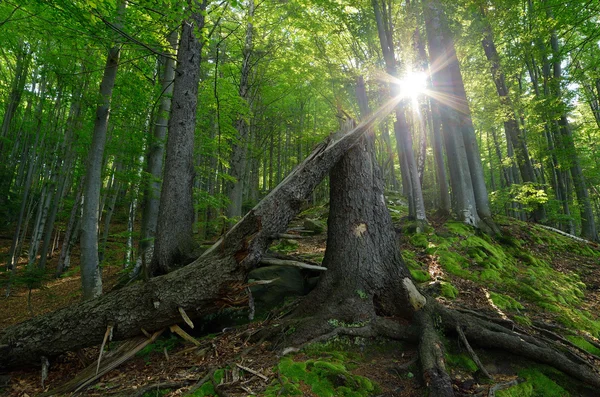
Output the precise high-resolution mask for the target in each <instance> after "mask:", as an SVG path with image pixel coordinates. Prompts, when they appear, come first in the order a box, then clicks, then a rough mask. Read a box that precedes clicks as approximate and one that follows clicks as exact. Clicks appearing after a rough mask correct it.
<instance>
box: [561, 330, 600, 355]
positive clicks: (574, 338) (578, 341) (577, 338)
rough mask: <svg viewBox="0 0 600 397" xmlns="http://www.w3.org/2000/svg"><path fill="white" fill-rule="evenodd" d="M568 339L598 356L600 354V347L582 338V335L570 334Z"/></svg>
mask: <svg viewBox="0 0 600 397" xmlns="http://www.w3.org/2000/svg"><path fill="white" fill-rule="evenodd" d="M567 339H568V340H570V341H571V342H573V344H575V345H576V346H579V347H580V348H582V349H583V350H585V351H586V352H588V353H592V354H595V355H596V356H600V349H598V348H597V347H596V346H594V345H592V344H591V343H590V342H588V341H587V340H585V339H584V338H582V337H581V336H575V335H568V336H567Z"/></svg>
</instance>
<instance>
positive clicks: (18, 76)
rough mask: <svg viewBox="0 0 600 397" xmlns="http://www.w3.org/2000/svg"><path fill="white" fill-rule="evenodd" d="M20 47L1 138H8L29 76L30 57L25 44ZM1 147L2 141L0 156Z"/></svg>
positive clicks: (0, 128)
mask: <svg viewBox="0 0 600 397" xmlns="http://www.w3.org/2000/svg"><path fill="white" fill-rule="evenodd" d="M20 45H21V47H22V48H21V51H19V52H18V54H17V64H16V67H15V74H14V76H13V81H12V85H11V90H10V94H9V97H8V98H9V99H8V101H7V103H6V109H5V110H4V117H3V119H2V126H1V127H0V137H1V138H8V137H9V132H10V128H11V125H12V121H13V117H14V115H15V112H16V111H17V109H18V107H19V104H20V103H21V97H22V95H23V90H24V88H25V82H26V81H27V75H28V74H29V65H30V64H31V58H32V56H31V53H30V52H29V49H28V48H27V45H26V44H25V43H23V42H21V43H20ZM3 146H4V140H2V139H0V154H3Z"/></svg>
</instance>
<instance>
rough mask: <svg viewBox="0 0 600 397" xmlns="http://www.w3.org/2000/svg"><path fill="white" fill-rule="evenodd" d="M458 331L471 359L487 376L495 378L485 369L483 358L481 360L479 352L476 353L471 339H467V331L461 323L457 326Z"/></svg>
mask: <svg viewBox="0 0 600 397" xmlns="http://www.w3.org/2000/svg"><path fill="white" fill-rule="evenodd" d="M456 332H457V333H458V336H459V337H460V340H461V342H462V343H463V345H464V346H465V347H466V348H467V351H468V352H469V355H470V356H471V359H472V360H473V361H475V364H477V366H478V367H479V369H480V370H481V372H482V373H483V374H484V375H485V377H486V378H488V379H493V378H492V376H491V375H490V373H489V372H488V371H487V369H485V367H484V366H483V364H482V363H481V360H479V357H478V356H477V353H475V350H473V348H472V347H471V345H470V344H469V341H468V340H467V337H466V336H465V333H464V332H463V331H462V328H461V327H460V326H459V325H457V326H456Z"/></svg>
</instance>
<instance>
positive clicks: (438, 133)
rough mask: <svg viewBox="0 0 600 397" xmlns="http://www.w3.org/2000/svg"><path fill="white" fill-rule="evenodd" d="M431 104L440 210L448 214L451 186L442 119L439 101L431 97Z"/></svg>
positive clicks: (443, 213)
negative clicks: (445, 160) (443, 141)
mask: <svg viewBox="0 0 600 397" xmlns="http://www.w3.org/2000/svg"><path fill="white" fill-rule="evenodd" d="M429 104H430V107H431V123H432V127H433V128H432V129H433V131H432V135H433V156H434V158H435V174H436V176H437V182H438V188H439V192H440V206H439V211H440V212H441V214H442V215H448V214H450V193H449V192H450V188H449V186H448V176H447V174H446V164H445V162H444V152H443V150H442V120H441V117H440V109H439V105H438V104H437V102H435V101H434V100H432V99H431V100H430V101H429Z"/></svg>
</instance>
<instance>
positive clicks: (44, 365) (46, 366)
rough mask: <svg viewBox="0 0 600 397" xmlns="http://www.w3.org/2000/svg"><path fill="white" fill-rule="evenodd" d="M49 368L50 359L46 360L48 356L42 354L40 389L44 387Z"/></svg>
mask: <svg viewBox="0 0 600 397" xmlns="http://www.w3.org/2000/svg"><path fill="white" fill-rule="evenodd" d="M49 368H50V361H48V357H46V356H42V389H44V388H45V387H46V386H45V383H46V379H47V378H48V369H49Z"/></svg>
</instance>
